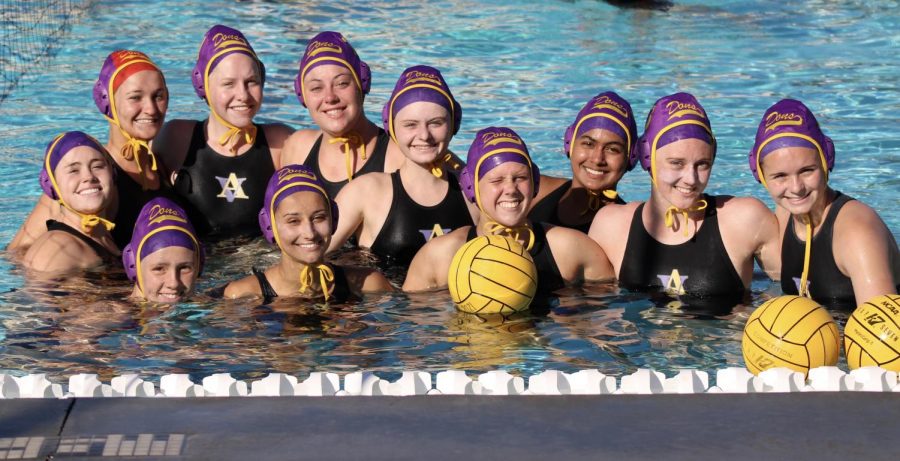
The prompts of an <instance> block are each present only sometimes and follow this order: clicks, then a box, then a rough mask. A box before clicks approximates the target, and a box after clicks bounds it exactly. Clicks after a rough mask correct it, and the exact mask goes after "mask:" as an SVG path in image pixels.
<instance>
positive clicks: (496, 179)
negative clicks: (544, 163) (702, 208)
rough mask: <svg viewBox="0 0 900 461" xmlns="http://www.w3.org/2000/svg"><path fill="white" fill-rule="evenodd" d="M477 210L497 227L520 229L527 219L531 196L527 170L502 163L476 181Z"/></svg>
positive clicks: (531, 189)
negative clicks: (480, 210) (518, 227)
mask: <svg viewBox="0 0 900 461" xmlns="http://www.w3.org/2000/svg"><path fill="white" fill-rule="evenodd" d="M478 194H479V202H480V203H479V206H480V207H481V209H482V210H483V211H484V212H485V213H486V214H487V215H488V216H490V217H491V218H493V219H494V220H495V221H497V223H499V224H502V225H504V226H506V227H514V226H521V225H522V224H524V223H525V220H526V218H527V217H528V207H529V206H531V199H532V197H533V195H534V186H533V183H532V180H531V169H530V168H528V166H526V165H523V164H521V163H518V162H505V163H502V164H500V165H499V166H496V167H494V168H493V169H491V170H490V171H488V172H487V173H486V174H485V175H484V176H483V177H482V178H481V179H479V180H478Z"/></svg>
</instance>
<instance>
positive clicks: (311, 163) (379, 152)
mask: <svg viewBox="0 0 900 461" xmlns="http://www.w3.org/2000/svg"><path fill="white" fill-rule="evenodd" d="M390 140H391V137H390V136H388V134H387V133H386V132H385V131H384V130H383V129H381V128H379V129H378V141H376V142H375V149H374V150H373V151H372V152H371V153H370V154H369V155H368V156H367V157H368V159H367V160H366V163H364V164H363V166H362V168H360V169H359V171H357V172H356V173H353V177H354V178H355V177H358V176H361V175H364V174H366V173H382V172H384V162H385V159H386V158H387V148H388V142H389V141H390ZM321 146H322V135H319V138H318V139H316V142H315V144H313V146H312V148H311V149H309V155H307V156H306V161H304V162H303V165H304V166H308V167H310V168H312V170H313V171H314V172H315V173H316V176H317V177H318V178H319V181H322V184H323V185H324V186H325V191H327V192H328V196H329V197H331V198H335V197H337V194H338V192H340V191H341V189H343V187H344V186H346V185H347V183H349V182H350V181H349V180H347V179H345V180H343V181H338V182H331V181H329V180H327V179H325V177H324V176H322V170H321V169H320V168H319V149H320V148H321Z"/></svg>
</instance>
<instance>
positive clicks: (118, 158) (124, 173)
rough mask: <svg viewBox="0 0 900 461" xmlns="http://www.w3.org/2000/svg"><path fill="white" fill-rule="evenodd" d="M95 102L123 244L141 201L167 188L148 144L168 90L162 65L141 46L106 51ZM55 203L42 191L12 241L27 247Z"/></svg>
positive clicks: (161, 115) (41, 229) (113, 212)
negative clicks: (105, 129) (103, 123)
mask: <svg viewBox="0 0 900 461" xmlns="http://www.w3.org/2000/svg"><path fill="white" fill-rule="evenodd" d="M94 103H95V104H96V105H97V109H99V111H100V113H101V114H103V116H104V117H105V118H106V119H107V121H108V122H109V138H108V141H107V143H106V150H107V151H108V152H110V153H111V155H112V158H113V160H114V161H115V168H116V169H117V170H118V171H117V175H116V190H117V195H116V196H115V197H114V203H113V205H112V206H111V207H110V217H111V218H113V219H114V221H115V222H116V223H117V226H116V227H115V228H114V229H113V231H112V235H113V239H114V240H115V242H116V244H117V245H118V246H119V247H120V248H122V247H124V246H125V245H126V244H127V243H128V241H129V239H131V229H132V228H133V226H134V220H135V219H136V218H137V215H138V212H139V211H140V209H141V207H142V206H143V205H144V204H145V203H147V201H149V200H150V199H152V198H153V197H155V196H157V195H159V194H161V193H164V191H165V190H166V189H167V186H168V184H167V181H168V178H167V174H166V172H165V171H164V168H163V165H162V163H160V162H157V159H156V157H155V156H154V154H153V152H152V151H151V150H150V142H151V141H152V140H153V139H154V138H155V137H156V135H157V134H158V133H159V131H160V129H161V128H162V126H163V122H164V121H165V117H166V110H167V109H168V105H169V91H168V89H167V87H166V81H165V78H164V77H163V74H162V71H160V70H159V67H157V66H156V64H154V63H153V61H151V60H150V58H149V57H147V55H145V54H144V53H141V52H140V51H133V50H118V51H114V52H112V53H110V54H109V56H107V58H106V60H105V61H104V63H103V67H102V68H101V69H100V76H99V77H98V79H97V82H96V83H95V84H94ZM53 205H54V203H53V201H52V200H51V199H50V198H49V196H47V195H43V196H41V198H40V200H39V201H38V204H37V205H36V206H35V208H34V211H32V213H31V215H30V216H29V217H28V219H27V220H26V221H25V224H24V225H23V226H22V228H21V229H20V230H19V232H18V233H17V234H16V236H15V237H14V238H13V240H12V242H11V243H10V244H9V249H10V250H13V249H16V248H23V249H24V248H27V247H28V246H29V245H31V243H32V242H33V241H34V240H35V238H37V237H38V236H39V235H40V234H42V233H43V232H45V231H46V226H45V222H46V221H47V219H50V218H54V217H55V216H54V214H53V210H54V207H53Z"/></svg>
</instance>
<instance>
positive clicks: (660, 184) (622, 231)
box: [589, 93, 779, 301]
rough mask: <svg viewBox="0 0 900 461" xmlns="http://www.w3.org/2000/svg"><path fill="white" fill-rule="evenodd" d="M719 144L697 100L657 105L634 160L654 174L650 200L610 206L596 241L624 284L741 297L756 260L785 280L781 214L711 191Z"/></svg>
mask: <svg viewBox="0 0 900 461" xmlns="http://www.w3.org/2000/svg"><path fill="white" fill-rule="evenodd" d="M715 153H716V140H715V137H714V136H713V132H712V128H711V126H710V123H709V118H708V117H707V115H706V111H705V110H704V109H703V107H702V106H701V105H700V103H699V102H698V101H697V99H696V98H694V97H693V96H692V95H690V94H687V93H676V94H673V95H669V96H665V97H663V98H660V99H659V100H658V101H656V103H655V104H654V105H653V108H652V109H651V111H650V115H649V116H648V117H647V124H646V126H645V129H644V134H643V135H642V136H641V138H640V140H639V141H638V149H636V154H637V155H635V156H633V157H632V159H631V161H632V162H637V161H638V158H639V159H640V162H641V166H642V167H643V168H644V169H645V170H647V171H648V172H650V180H651V189H650V199H649V200H648V201H647V202H633V203H628V204H625V205H608V206H605V207H603V208H602V209H601V210H600V211H599V212H598V213H597V216H596V217H595V218H594V223H593V225H592V226H591V229H590V233H589V235H590V237H591V238H593V239H594V240H596V241H597V243H599V244H600V246H601V247H602V248H603V250H604V251H605V252H606V254H607V255H609V258H610V261H611V262H612V264H613V267H614V268H615V271H616V275H617V276H618V278H619V284H620V286H623V287H626V288H629V289H636V290H643V289H648V288H649V289H654V290H658V289H662V290H664V291H666V292H667V293H669V294H672V295H685V294H687V295H691V296H695V297H727V298H728V299H730V300H736V301H737V300H740V299H741V298H743V295H744V294H745V293H747V292H748V291H749V288H750V280H751V277H752V275H753V261H754V258H756V259H758V260H759V261H760V265H761V266H762V267H763V269H764V270H766V271H767V272H769V274H770V275H771V276H772V277H773V278H777V275H778V261H779V258H778V248H779V245H778V240H777V239H778V228H777V223H776V220H775V216H774V215H773V214H772V212H771V211H769V209H768V208H766V206H765V205H763V203H762V202H760V201H759V200H756V199H754V198H737V197H730V196H711V195H706V194H704V190H705V189H706V186H707V185H708V184H709V179H710V174H711V173H712V166H713V161H714V160H715Z"/></svg>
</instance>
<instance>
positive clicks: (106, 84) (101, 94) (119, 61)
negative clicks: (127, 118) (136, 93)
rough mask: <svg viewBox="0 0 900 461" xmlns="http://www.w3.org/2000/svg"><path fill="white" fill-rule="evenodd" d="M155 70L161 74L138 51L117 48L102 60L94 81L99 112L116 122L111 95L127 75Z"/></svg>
mask: <svg viewBox="0 0 900 461" xmlns="http://www.w3.org/2000/svg"><path fill="white" fill-rule="evenodd" d="M144 70H155V71H157V72H159V74H160V75H162V71H161V70H159V67H157V66H156V64H154V63H153V61H151V60H150V58H149V57H147V55H146V54H144V53H141V52H140V51H132V50H118V51H113V52H112V53H110V54H109V56H107V57H106V61H103V67H102V68H100V76H99V77H98V78H97V82H96V83H94V104H96V105H97V109H99V110H100V113H101V114H103V115H105V116H107V117H109V118H111V119H113V121H115V122H116V124H118V121H119V117H118V114H116V105H115V98H114V97H113V96H114V94H115V92H116V90H118V89H119V86H120V85H122V83H123V82H125V80H128V77H131V76H132V75H134V74H136V73H138V72H141V71H144Z"/></svg>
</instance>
